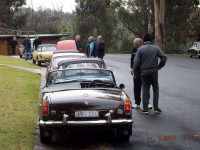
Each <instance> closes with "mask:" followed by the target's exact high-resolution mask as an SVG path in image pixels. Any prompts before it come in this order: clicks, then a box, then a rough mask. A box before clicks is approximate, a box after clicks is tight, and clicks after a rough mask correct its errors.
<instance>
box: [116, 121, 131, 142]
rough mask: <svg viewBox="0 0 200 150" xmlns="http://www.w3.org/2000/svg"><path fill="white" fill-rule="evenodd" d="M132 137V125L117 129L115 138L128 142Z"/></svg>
mask: <svg viewBox="0 0 200 150" xmlns="http://www.w3.org/2000/svg"><path fill="white" fill-rule="evenodd" d="M131 135H132V124H131V125H128V126H124V127H120V128H117V137H118V139H119V140H120V141H129V139H130V136H131Z"/></svg>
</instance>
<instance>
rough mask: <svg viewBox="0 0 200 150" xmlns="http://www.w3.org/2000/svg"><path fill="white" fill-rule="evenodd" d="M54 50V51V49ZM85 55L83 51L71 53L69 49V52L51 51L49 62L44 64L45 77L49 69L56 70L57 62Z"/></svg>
mask: <svg viewBox="0 0 200 150" xmlns="http://www.w3.org/2000/svg"><path fill="white" fill-rule="evenodd" d="M54 52H56V51H54ZM86 57H87V56H86V54H84V53H74V52H73V53H72V52H71V51H70V52H68V51H66V52H65V53H64V52H63V53H53V56H52V57H51V61H50V63H49V64H48V63H47V64H46V65H47V73H46V77H47V76H48V74H49V73H50V72H51V71H56V70H57V67H58V63H59V62H60V61H63V60H69V59H74V58H86Z"/></svg>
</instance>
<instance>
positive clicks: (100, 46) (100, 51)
mask: <svg viewBox="0 0 200 150" xmlns="http://www.w3.org/2000/svg"><path fill="white" fill-rule="evenodd" d="M97 56H98V58H101V59H103V57H104V56H105V44H104V41H103V37H102V36H101V35H99V36H98V37H97Z"/></svg>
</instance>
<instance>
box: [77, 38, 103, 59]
mask: <svg viewBox="0 0 200 150" xmlns="http://www.w3.org/2000/svg"><path fill="white" fill-rule="evenodd" d="M75 41H76V46H77V49H78V50H79V51H80V52H84V53H86V55H87V57H88V58H91V57H94V58H95V57H98V58H101V59H103V57H104V56H105V44H104V40H103V37H102V36H101V35H99V36H97V39H96V41H95V39H94V37H93V36H90V37H89V38H88V40H87V44H86V46H85V49H83V47H82V44H81V38H80V35H76V37H75Z"/></svg>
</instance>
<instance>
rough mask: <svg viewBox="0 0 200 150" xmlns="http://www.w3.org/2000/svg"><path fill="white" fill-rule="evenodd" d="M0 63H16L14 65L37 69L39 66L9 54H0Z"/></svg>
mask: <svg viewBox="0 0 200 150" xmlns="http://www.w3.org/2000/svg"><path fill="white" fill-rule="evenodd" d="M0 64H8V65H16V66H23V67H28V68H35V69H39V68H40V67H39V66H37V65H35V64H33V63H31V62H28V61H25V60H24V59H17V58H13V57H9V56H2V55H0Z"/></svg>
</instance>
